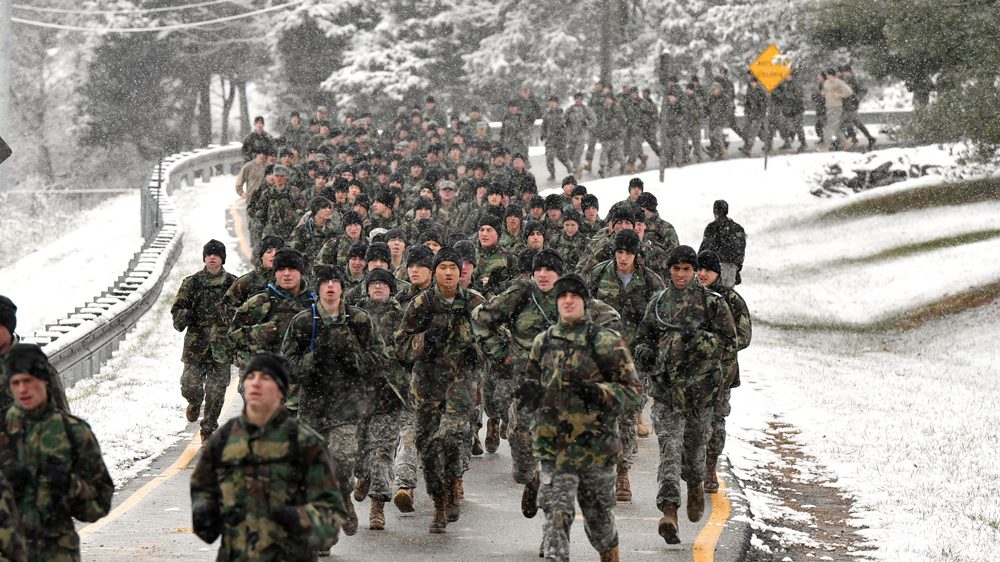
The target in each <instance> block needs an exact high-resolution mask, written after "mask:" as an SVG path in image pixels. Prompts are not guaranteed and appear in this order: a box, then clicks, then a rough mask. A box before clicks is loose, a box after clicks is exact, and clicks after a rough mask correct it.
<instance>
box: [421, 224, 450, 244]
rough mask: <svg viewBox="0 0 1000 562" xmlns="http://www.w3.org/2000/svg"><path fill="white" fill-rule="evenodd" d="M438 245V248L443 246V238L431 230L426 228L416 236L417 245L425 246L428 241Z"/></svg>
mask: <svg viewBox="0 0 1000 562" xmlns="http://www.w3.org/2000/svg"><path fill="white" fill-rule="evenodd" d="M432 240H433V241H434V242H437V243H438V246H444V238H442V237H441V233H440V232H438V231H437V230H434V229H433V228H427V229H425V230H421V231H420V235H419V236H417V244H421V245H422V244H425V243H427V242H430V241H432Z"/></svg>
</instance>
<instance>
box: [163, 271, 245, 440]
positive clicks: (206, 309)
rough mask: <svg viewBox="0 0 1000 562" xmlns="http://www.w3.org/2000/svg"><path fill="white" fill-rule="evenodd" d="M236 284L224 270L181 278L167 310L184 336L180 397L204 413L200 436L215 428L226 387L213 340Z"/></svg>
mask: <svg viewBox="0 0 1000 562" xmlns="http://www.w3.org/2000/svg"><path fill="white" fill-rule="evenodd" d="M235 281H236V276H235V275H233V274H232V273H229V272H228V271H226V270H225V269H224V268H222V269H220V270H219V273H217V274H215V275H212V274H211V273H209V272H208V269H202V270H201V271H199V272H198V273H195V274H194V275H191V276H189V277H185V278H184V281H182V282H181V287H180V289H178V290H177V296H176V298H174V304H173V306H172V307H171V308H170V314H171V316H173V320H174V329H175V330H177V331H178V332H183V331H185V330H186V332H185V333H184V351H183V352H182V354H181V361H183V362H184V372H183V373H182V374H181V395H182V396H183V397H184V399H185V400H187V401H188V404H189V405H190V406H192V407H197V408H198V409H201V404H202V400H204V402H205V411H204V414H203V415H202V420H201V431H202V434H203V436H207V435H208V434H210V433H212V432H213V431H215V429H216V428H217V427H219V414H220V413H222V404H223V402H224V401H225V399H226V387H227V386H229V379H230V376H231V373H230V362H229V361H226V362H219V361H216V359H215V354H214V353H213V349H212V348H213V345H212V342H213V339H216V340H217V339H218V338H219V337H220V331H221V330H222V329H223V327H224V326H225V325H226V321H225V319H224V318H223V316H222V314H223V311H224V310H225V308H224V306H223V304H222V301H223V298H224V296H225V294H226V292H227V291H229V289H230V288H231V287H232V285H233V283H234V282H235Z"/></svg>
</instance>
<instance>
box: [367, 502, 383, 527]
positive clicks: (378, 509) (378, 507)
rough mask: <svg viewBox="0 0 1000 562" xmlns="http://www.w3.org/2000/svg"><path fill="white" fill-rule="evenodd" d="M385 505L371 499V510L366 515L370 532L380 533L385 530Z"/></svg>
mask: <svg viewBox="0 0 1000 562" xmlns="http://www.w3.org/2000/svg"><path fill="white" fill-rule="evenodd" d="M384 506H385V504H384V503H382V502H381V501H379V500H377V499H375V498H372V510H371V512H370V513H369V514H368V528H369V529H371V530H372V531H382V530H384V529H385V510H384Z"/></svg>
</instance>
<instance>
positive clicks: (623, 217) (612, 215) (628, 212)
mask: <svg viewBox="0 0 1000 562" xmlns="http://www.w3.org/2000/svg"><path fill="white" fill-rule="evenodd" d="M618 221H626V222H630V223H632V224H635V214H634V213H633V212H632V206H631V205H615V206H613V207H612V208H611V210H610V211H608V224H610V225H612V226H614V224H615V223H616V222H618Z"/></svg>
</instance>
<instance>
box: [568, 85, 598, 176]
mask: <svg viewBox="0 0 1000 562" xmlns="http://www.w3.org/2000/svg"><path fill="white" fill-rule="evenodd" d="M595 120H596V117H595V116H594V112H593V110H592V109H591V108H589V107H587V106H586V105H584V104H583V93H582V92H577V93H575V94H573V105H571V106H569V109H567V110H566V156H567V158H568V160H569V164H570V171H571V172H572V173H575V174H576V175H577V176H579V177H583V170H584V168H585V163H584V161H583V152H584V149H585V148H586V147H587V138H588V136H589V135H591V129H592V128H593V126H594V122H595Z"/></svg>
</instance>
